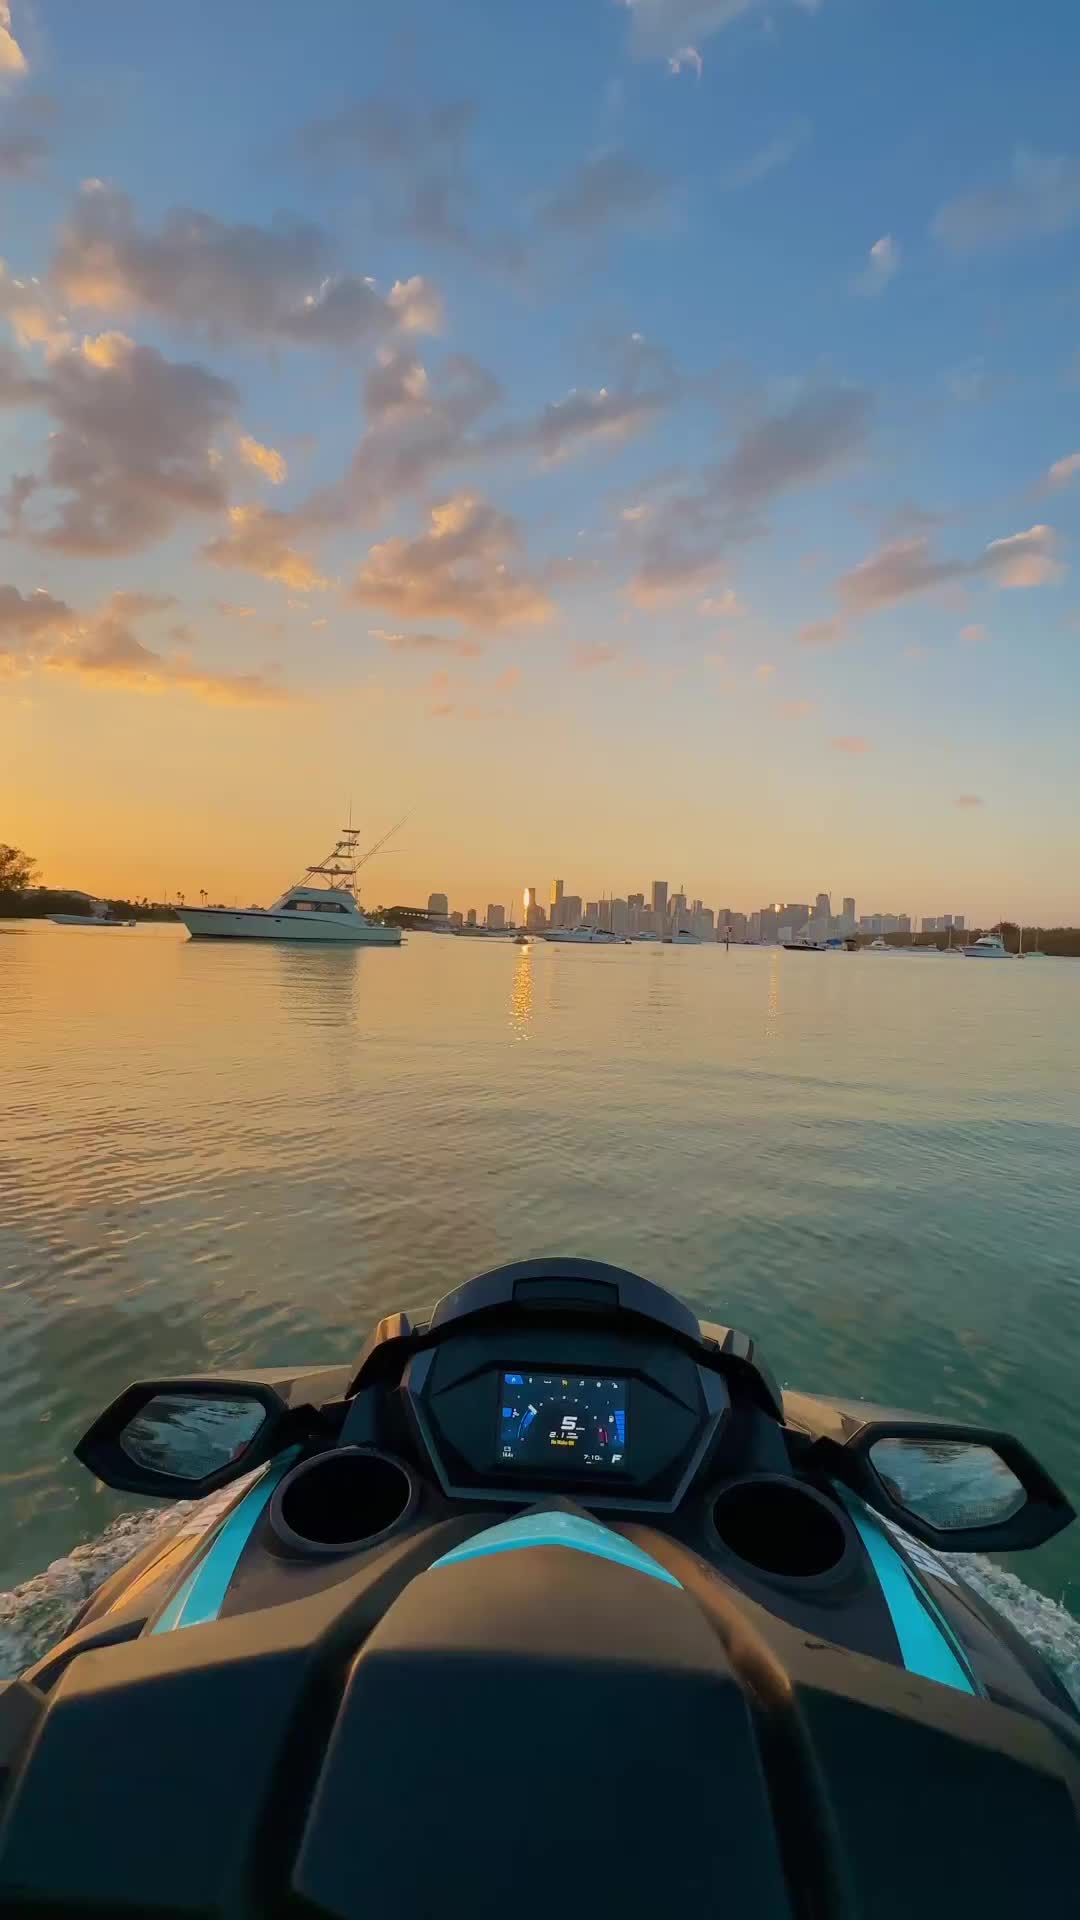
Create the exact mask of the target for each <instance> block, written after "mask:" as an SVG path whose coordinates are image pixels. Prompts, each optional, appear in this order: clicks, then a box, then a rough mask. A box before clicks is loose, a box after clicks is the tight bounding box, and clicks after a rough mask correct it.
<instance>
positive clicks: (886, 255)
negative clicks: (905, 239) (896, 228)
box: [851, 233, 900, 294]
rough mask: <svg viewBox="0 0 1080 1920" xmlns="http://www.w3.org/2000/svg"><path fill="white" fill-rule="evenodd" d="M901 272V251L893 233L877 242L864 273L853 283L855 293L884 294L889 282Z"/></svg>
mask: <svg viewBox="0 0 1080 1920" xmlns="http://www.w3.org/2000/svg"><path fill="white" fill-rule="evenodd" d="M899 271H900V249H899V247H898V246H897V244H896V241H895V240H894V239H893V237H892V234H891V233H883V234H882V236H881V239H880V240H875V241H874V244H873V246H872V247H871V249H870V252H869V254H868V255H867V260H866V265H865V267H864V268H863V270H862V272H861V273H860V274H858V275H857V277H856V278H855V279H854V280H853V281H852V283H851V284H852V292H853V293H864V294H875V293H883V292H884V291H885V288H886V287H887V286H888V284H889V281H890V280H892V279H893V278H894V276H895V275H896V274H897V273H899Z"/></svg>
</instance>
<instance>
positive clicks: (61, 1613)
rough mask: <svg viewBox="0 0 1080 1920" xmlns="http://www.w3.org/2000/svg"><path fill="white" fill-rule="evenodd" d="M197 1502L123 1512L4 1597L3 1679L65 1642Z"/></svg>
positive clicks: (0, 1623) (0, 1628)
mask: <svg viewBox="0 0 1080 1920" xmlns="http://www.w3.org/2000/svg"><path fill="white" fill-rule="evenodd" d="M195 1504H196V1503H195V1502H194V1501H192V1500H187V1501H180V1502H177V1503H176V1504H175V1505H174V1506H169V1507H149V1508H144V1509H143V1511H142V1512H141V1513H122V1514H121V1515H120V1516H119V1518H118V1519H116V1520H114V1521H113V1522H112V1524H111V1526H108V1527H106V1529H105V1531H104V1533H102V1534H99V1535H98V1538H97V1539H96V1540H88V1541H87V1542H86V1543H85V1545H83V1546H81V1547H73V1548H72V1550H71V1552H70V1553H67V1554H65V1555H64V1557H63V1559H61V1560H54V1561H53V1562H52V1565H51V1566H48V1567H46V1568H45V1571H44V1573H35V1574H34V1576H33V1578H32V1579H30V1580H24V1581H23V1583H22V1585H21V1586H18V1587H12V1589H11V1590H10V1592H8V1593H0V1680H12V1679H14V1678H15V1676H16V1674H19V1673H21V1672H22V1671H23V1669H24V1668H25V1667H29V1666H32V1664H33V1662H34V1661H35V1660H40V1658H41V1656H42V1654H43V1653H47V1652H48V1650H49V1648H50V1647H51V1646H53V1645H54V1644H55V1642H56V1641H57V1640H59V1639H61V1638H62V1636H63V1634H64V1633H65V1632H66V1631H67V1629H68V1627H69V1625H70V1623H71V1621H72V1620H73V1619H74V1618H75V1615H76V1614H77V1613H78V1611H79V1608H80V1607H82V1606H85V1604H86V1602H87V1601H88V1600H89V1599H90V1596H91V1595H92V1594H94V1593H96V1592H97V1590H98V1588H99V1587H100V1586H101V1585H102V1584H103V1583H104V1581H106V1580H107V1579H108V1578H109V1576H110V1574H113V1573H115V1572H116V1571H117V1569H118V1568H120V1567H122V1566H124V1565H125V1564H126V1562H127V1561H128V1560H133V1559H134V1558H135V1555H136V1554H137V1553H141V1552H142V1550H143V1548H144V1547H148V1546H149V1545H150V1543H151V1541H152V1540H156V1539H157V1538H158V1537H159V1536H160V1537H161V1538H162V1539H164V1537H165V1535H166V1534H168V1533H170V1532H171V1531H172V1530H173V1528H174V1527H177V1526H179V1525H180V1524H181V1523H182V1521H183V1520H184V1519H185V1518H186V1517H187V1515H188V1514H189V1513H191V1512H193V1511H194V1508H195Z"/></svg>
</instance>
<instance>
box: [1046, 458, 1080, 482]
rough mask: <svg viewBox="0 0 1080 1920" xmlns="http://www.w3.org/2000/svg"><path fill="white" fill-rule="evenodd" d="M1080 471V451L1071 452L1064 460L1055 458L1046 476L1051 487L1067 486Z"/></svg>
mask: <svg viewBox="0 0 1080 1920" xmlns="http://www.w3.org/2000/svg"><path fill="white" fill-rule="evenodd" d="M1078 473H1080V453H1070V454H1069V455H1068V456H1067V458H1066V459H1064V460H1055V461H1054V464H1053V466H1052V467H1051V469H1050V471H1049V473H1048V474H1047V476H1046V482H1047V485H1048V486H1050V487H1067V486H1068V484H1069V481H1070V480H1074V479H1075V478H1076V475H1077V474H1078Z"/></svg>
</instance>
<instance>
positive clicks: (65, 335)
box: [0, 260, 74, 353]
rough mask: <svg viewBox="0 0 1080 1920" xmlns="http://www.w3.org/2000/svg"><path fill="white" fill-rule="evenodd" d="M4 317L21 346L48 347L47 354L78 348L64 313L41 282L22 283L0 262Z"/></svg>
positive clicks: (0, 302) (0, 308)
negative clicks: (57, 307)
mask: <svg viewBox="0 0 1080 1920" xmlns="http://www.w3.org/2000/svg"><path fill="white" fill-rule="evenodd" d="M0 315H3V317H4V319H5V320H6V321H7V323H8V325H9V326H10V328H11V331H12V333H13V334H14V335H15V338H16V340H17V342H18V344H19V346H20V347H44V349H45V351H46V353H59V352H61V351H62V350H63V349H64V348H65V347H70V346H73V345H74V337H73V335H72V333H71V331H70V329H69V327H68V325H67V322H66V321H65V319H64V317H63V315H62V314H60V313H59V312H58V311H57V309H56V307H55V305H54V303H53V301H52V300H51V298H50V296H49V294H48V293H47V292H46V290H45V288H44V287H43V286H42V284H41V282H40V281H39V280H35V279H30V280H18V279H16V278H15V277H14V275H13V274H10V273H9V272H8V270H7V267H6V266H5V264H4V262H3V261H2V260H0Z"/></svg>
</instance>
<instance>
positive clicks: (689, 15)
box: [623, 0, 821, 60]
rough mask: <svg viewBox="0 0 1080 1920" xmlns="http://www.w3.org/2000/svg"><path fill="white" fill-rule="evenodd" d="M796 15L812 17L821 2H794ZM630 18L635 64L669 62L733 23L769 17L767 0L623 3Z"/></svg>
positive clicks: (635, 0) (641, 0) (631, 0)
mask: <svg viewBox="0 0 1080 1920" xmlns="http://www.w3.org/2000/svg"><path fill="white" fill-rule="evenodd" d="M794 4H795V6H796V8H797V9H798V11H799V12H801V13H809V14H813V13H816V12H817V11H818V8H819V6H820V4H821V0H794ZM623 5H624V6H625V7H626V8H627V9H628V11H629V14H630V51H631V53H632V54H633V55H634V56H635V58H636V59H639V60H653V59H661V60H669V59H670V58H671V57H672V55H673V51H674V50H675V49H677V48H683V47H684V46H685V45H686V44H687V43H690V42H692V43H693V44H694V45H695V46H699V47H700V46H702V45H704V43H705V41H706V40H709V39H711V38H712V36H713V35H714V34H717V33H723V32H724V30H725V28H727V27H730V26H733V25H734V24H735V22H736V21H737V20H741V19H743V18H744V17H748V16H750V15H761V16H763V17H764V18H765V19H766V20H769V19H770V17H771V12H772V6H771V0H623Z"/></svg>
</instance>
